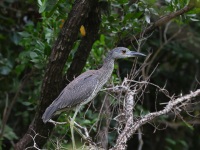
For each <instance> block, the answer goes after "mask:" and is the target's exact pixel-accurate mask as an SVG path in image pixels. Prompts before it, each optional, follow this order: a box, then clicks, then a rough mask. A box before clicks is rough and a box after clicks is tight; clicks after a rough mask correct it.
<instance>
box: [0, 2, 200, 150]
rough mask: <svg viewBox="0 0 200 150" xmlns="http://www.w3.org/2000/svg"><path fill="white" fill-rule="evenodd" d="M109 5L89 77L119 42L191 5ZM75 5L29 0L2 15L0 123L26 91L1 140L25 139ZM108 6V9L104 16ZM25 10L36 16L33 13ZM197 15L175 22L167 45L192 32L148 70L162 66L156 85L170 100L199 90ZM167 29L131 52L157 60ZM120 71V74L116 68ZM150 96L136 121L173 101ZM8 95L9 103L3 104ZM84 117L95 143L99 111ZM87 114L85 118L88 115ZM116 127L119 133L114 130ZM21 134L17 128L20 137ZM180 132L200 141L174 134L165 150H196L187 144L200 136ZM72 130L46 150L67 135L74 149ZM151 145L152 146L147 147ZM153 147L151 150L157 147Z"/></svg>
mask: <svg viewBox="0 0 200 150" xmlns="http://www.w3.org/2000/svg"><path fill="white" fill-rule="evenodd" d="M103 2H104V3H103ZM103 2H102V3H101V5H102V8H101V9H103V11H105V14H102V16H101V17H102V22H101V28H100V36H99V39H98V40H96V41H95V42H94V44H93V47H92V52H91V55H90V57H89V59H88V61H87V63H86V66H85V68H84V71H85V70H88V69H97V68H99V67H100V65H99V64H101V63H102V58H104V56H105V54H106V53H107V51H108V50H110V49H111V48H113V47H115V46H116V45H117V43H118V42H119V41H120V40H121V39H123V38H125V37H133V36H135V35H137V34H138V33H140V32H142V31H144V29H146V27H147V26H148V25H151V24H152V23H153V22H155V21H156V20H158V19H159V18H161V17H162V16H164V15H166V14H169V13H173V12H175V11H177V10H179V9H181V8H183V7H184V6H186V5H187V4H189V1H188V0H165V1H156V0H150V1H145V0H141V1H138V3H133V4H131V5H130V1H129V0H112V1H103ZM73 3H74V1H72V0H71V1H66V0H58V1H55V0H38V1H37V3H36V1H31V0H29V1H26V2H24V1H14V0H9V1H6V0H5V1H4V2H3V3H2V4H1V5H0V7H1V8H2V10H6V12H4V11H2V12H3V13H4V14H0V18H1V19H0V31H2V32H0V49H1V51H0V82H1V84H0V99H1V101H0V108H1V112H0V114H1V120H2V117H3V115H2V114H3V111H2V110H4V108H5V106H7V103H8V104H10V103H11V102H12V100H13V97H15V95H16V93H17V92H18V90H19V89H20V88H21V89H20V91H19V95H18V96H17V98H16V103H15V105H14V108H13V109H12V115H11V116H10V117H9V120H8V122H7V124H6V126H5V130H4V135H3V137H2V140H8V141H14V140H16V139H17V138H18V136H21V134H22V131H21V130H25V129H26V128H27V127H28V125H29V124H30V122H31V121H32V118H33V115H34V113H35V109H36V105H37V103H38V100H39V94H40V88H41V83H42V78H43V74H44V70H45V67H46V65H47V62H48V58H49V56H50V54H51V49H52V47H53V44H54V42H55V41H56V39H57V37H58V34H59V32H60V30H61V28H62V25H63V23H64V21H65V20H66V19H67V17H68V13H69V12H70V10H71V8H72V7H73V5H72V4H73ZM17 4H18V5H19V6H22V7H19V8H14V6H16V7H17V6H18V5H17ZM103 6H106V8H105V7H103ZM27 8H29V9H27ZM104 8H105V10H104ZM17 9H19V10H17ZM25 10H31V11H28V12H27V11H25ZM199 12H200V9H199V7H198V3H197V6H196V8H195V9H193V10H192V11H189V12H187V13H185V14H184V15H181V16H180V17H177V18H176V19H173V20H172V23H171V24H170V26H169V27H171V28H169V29H168V30H167V32H166V35H165V38H166V39H169V38H170V37H171V36H172V35H173V34H174V33H176V32H177V30H178V29H179V28H181V27H184V26H187V28H184V29H185V30H182V31H183V32H182V33H181V35H179V36H177V37H176V38H174V39H173V40H172V41H170V42H168V43H167V44H166V45H165V46H163V48H162V49H161V51H160V52H159V53H158V56H157V57H156V59H155V60H154V63H153V64H152V67H151V69H150V70H153V68H155V66H156V65H157V63H160V65H159V67H158V68H157V69H156V71H155V72H154V74H153V76H152V78H151V82H153V83H155V84H158V85H160V86H163V85H164V84H165V82H167V85H166V88H167V89H168V90H169V92H170V94H174V93H175V94H179V93H181V92H183V93H187V92H188V91H190V90H193V89H195V88H196V87H198V85H197V84H196V82H195V79H197V78H198V74H199V72H198V71H197V70H198V68H199V58H200V56H199V47H200V45H199V42H200V38H199V37H200V35H199V32H198V31H199V27H200V23H199ZM29 15H31V17H30V19H28V20H26V21H24V20H25V19H24V18H26V17H29ZM165 29H166V28H164V27H163V28H162V27H161V28H160V30H159V32H157V31H158V30H156V31H155V32H154V33H152V36H151V37H150V38H148V41H146V40H144V41H146V42H144V41H143V38H144V39H145V37H141V39H140V40H139V41H137V43H132V44H131V45H130V46H129V47H130V48H131V49H133V50H137V49H138V47H139V48H141V49H142V51H143V52H144V53H146V54H147V53H148V51H147V49H148V48H149V47H150V48H151V49H152V50H153V54H155V53H156V52H157V51H158V49H159V47H160V46H161V45H162V44H163V43H164V42H165V41H164V30H165ZM190 35H191V36H190ZM183 37H184V38H185V39H184V38H183ZM166 39H165V40H166ZM79 43H80V39H78V40H77V41H76V42H75V43H74V46H73V49H72V52H71V53H70V56H69V58H68V62H67V64H66V68H65V70H67V69H68V68H69V66H70V63H71V61H72V59H73V56H74V54H75V52H76V50H77V48H78V46H79ZM115 68H116V70H118V68H117V67H115ZM116 72H117V71H116ZM116 72H115V73H114V74H113V76H112V79H111V82H113V83H115V84H120V82H121V80H120V78H119V76H118V75H117V73H116ZM172 87H173V88H172ZM147 90H148V92H147V93H148V95H147V94H145V99H144V102H143V103H142V102H139V103H138V104H137V105H136V107H135V112H134V115H135V117H140V116H143V115H145V114H147V113H149V112H151V111H155V110H157V109H158V110H159V109H161V108H162V107H161V106H160V105H156V104H159V103H161V102H166V101H167V100H166V97H164V96H163V95H159V94H158V95H156V94H155V88H151V87H150V88H149V89H147ZM6 95H7V97H8V98H5V97H6ZM155 95H156V96H157V97H156V96H155ZM103 98H104V94H100V96H99V99H103ZM111 103H112V106H113V105H114V106H116V105H119V104H120V102H118V101H116V100H115V99H111ZM95 106H96V107H97V108H98V107H99V104H97V103H95ZM155 108H156V109H155ZM82 109H83V110H82V111H81V113H80V114H79V117H78V118H77V121H78V122H79V123H80V124H81V125H83V126H85V127H87V128H88V129H91V134H92V135H95V134H96V133H97V132H98V131H99V129H98V127H97V126H96V125H95V126H94V124H95V123H96V122H97V121H99V120H98V119H99V118H98V112H97V111H95V110H94V108H91V109H89V110H88V111H86V108H82ZM22 110H23V111H22ZM85 111H86V113H83V112H85ZM195 113H196V114H195V115H198V114H199V111H198V110H197V111H196V112H195ZM59 119H60V121H65V120H66V118H65V116H64V115H62V116H61V117H60V118H59ZM158 120H159V121H162V122H165V121H166V120H170V118H169V117H166V116H163V117H161V118H159V119H158ZM178 121H179V120H178ZM179 122H181V121H179ZM111 124H112V125H113V126H114V125H115V123H113V122H112V123H111ZM15 126H18V127H19V128H18V129H16V128H15ZM181 127H182V129H183V127H184V129H183V130H184V131H183V132H185V133H188V132H189V133H190V134H193V135H194V136H195V137H196V138H195V139H194V140H193V139H192V138H191V139H189V138H187V136H185V135H180V133H177V135H173V132H174V130H172V131H169V133H168V135H167V136H166V137H163V136H160V137H158V138H160V139H164V141H165V145H164V146H163V147H165V149H168V150H170V149H177V150H179V149H183V148H185V149H190V148H191V145H189V144H188V141H189V142H193V141H194V143H195V140H196V139H198V138H199V135H197V134H196V132H195V131H196V130H197V128H195V127H193V126H191V125H190V124H187V123H184V124H181ZM66 129H69V125H66V126H58V127H56V129H55V130H54V131H53V134H52V137H51V140H50V141H49V143H48V144H47V147H51V146H53V147H56V146H55V141H56V140H57V137H59V138H61V139H62V136H63V135H65V136H64V139H62V140H61V142H60V143H61V145H62V146H63V147H65V148H66V147H67V146H69V142H70V132H69V131H68V130H67V131H66ZM144 130H145V129H144ZM23 132H25V131H23ZM152 132H153V131H152ZM172 135H173V136H172ZM116 136H117V132H116V131H113V132H110V133H109V137H108V138H109V144H110V145H114V142H115V140H116ZM144 136H145V135H144ZM179 136H181V138H179V139H178V140H176V137H179ZM145 140H146V141H148V140H149V139H145ZM146 141H144V143H145V144H144V145H148V142H146ZM151 144H152V143H151ZM151 144H149V145H148V147H151V146H152V145H151ZM155 145H159V142H158V143H155ZM198 148H199V147H198Z"/></svg>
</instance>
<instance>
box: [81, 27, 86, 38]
mask: <svg viewBox="0 0 200 150" xmlns="http://www.w3.org/2000/svg"><path fill="white" fill-rule="evenodd" d="M80 32H81V35H82V36H86V31H85V27H84V26H83V25H82V26H81V27H80Z"/></svg>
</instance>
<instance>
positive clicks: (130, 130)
mask: <svg viewBox="0 0 200 150" xmlns="http://www.w3.org/2000/svg"><path fill="white" fill-rule="evenodd" d="M130 94H134V93H130ZM197 96H200V89H198V90H196V91H195V92H191V93H190V94H188V95H185V96H181V97H179V98H177V99H171V100H170V101H169V102H168V104H167V105H166V107H165V108H164V109H163V110H161V111H158V112H153V113H149V114H147V115H145V116H143V117H141V118H140V119H138V120H137V121H136V122H135V123H133V124H131V122H133V120H132V119H133V118H132V115H130V117H129V119H128V121H127V123H126V126H125V128H124V130H123V131H122V133H121V134H120V135H119V136H118V139H117V142H116V145H115V146H114V147H113V148H112V149H111V150H119V149H120V150H125V149H126V143H127V141H128V139H129V138H130V137H131V136H132V135H133V134H134V133H135V132H136V131H137V130H138V129H139V128H140V127H141V126H142V125H143V124H145V123H148V122H150V121H152V120H154V119H155V118H156V117H159V116H161V115H164V114H168V113H169V112H171V111H174V110H176V109H177V108H179V105H182V104H183V103H184V104H185V105H187V104H188V102H189V101H190V100H191V99H192V98H195V97H197ZM132 98H133V97H132ZM179 109H180V108H179ZM131 113H132V112H131Z"/></svg>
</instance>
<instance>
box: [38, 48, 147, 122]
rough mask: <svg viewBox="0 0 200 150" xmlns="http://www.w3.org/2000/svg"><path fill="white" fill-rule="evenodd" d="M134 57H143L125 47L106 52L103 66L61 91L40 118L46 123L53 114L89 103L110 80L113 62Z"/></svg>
mask: <svg viewBox="0 0 200 150" xmlns="http://www.w3.org/2000/svg"><path fill="white" fill-rule="evenodd" d="M135 56H145V55H144V54H142V53H139V52H134V51H130V50H129V49H127V48H125V47H117V48H114V49H113V50H111V51H110V52H108V54H107V57H106V58H105V60H104V63H103V66H102V67H101V68H100V69H99V70H89V71H86V72H84V73H83V74H81V75H79V76H78V77H77V78H75V79H74V80H73V81H72V82H70V83H69V84H68V85H67V86H66V87H65V88H64V89H63V91H62V92H61V93H60V95H59V96H58V97H57V98H56V99H55V100H54V101H53V102H52V104H51V105H50V106H49V107H48V108H47V109H46V111H45V113H44V114H43V116H42V119H43V122H44V123H46V122H48V121H49V120H50V119H51V118H52V117H53V116H54V115H55V114H59V113H61V112H63V111H65V110H70V109H72V108H73V107H77V106H79V107H80V106H82V105H84V104H86V103H88V102H89V101H91V100H92V99H93V98H94V97H95V96H96V95H97V93H98V92H99V91H100V89H101V88H102V87H103V85H104V84H105V83H106V82H107V81H108V79H109V78H110V76H111V74H112V71H113V69H114V60H115V59H120V58H127V57H135ZM76 113H77V112H75V116H76Z"/></svg>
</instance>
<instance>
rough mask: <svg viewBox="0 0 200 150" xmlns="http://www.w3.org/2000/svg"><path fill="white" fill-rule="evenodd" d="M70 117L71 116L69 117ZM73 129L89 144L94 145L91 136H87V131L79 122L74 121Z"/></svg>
mask: <svg viewBox="0 0 200 150" xmlns="http://www.w3.org/2000/svg"><path fill="white" fill-rule="evenodd" d="M70 119H71V118H70ZM71 120H72V119H71ZM74 129H75V130H76V131H77V132H78V133H79V135H80V136H81V137H82V138H83V139H84V140H85V141H87V142H88V143H89V144H91V145H94V146H96V143H94V142H93V141H92V138H91V137H90V136H89V132H88V130H87V128H86V127H82V126H81V125H80V124H78V123H77V122H75V121H74Z"/></svg>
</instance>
